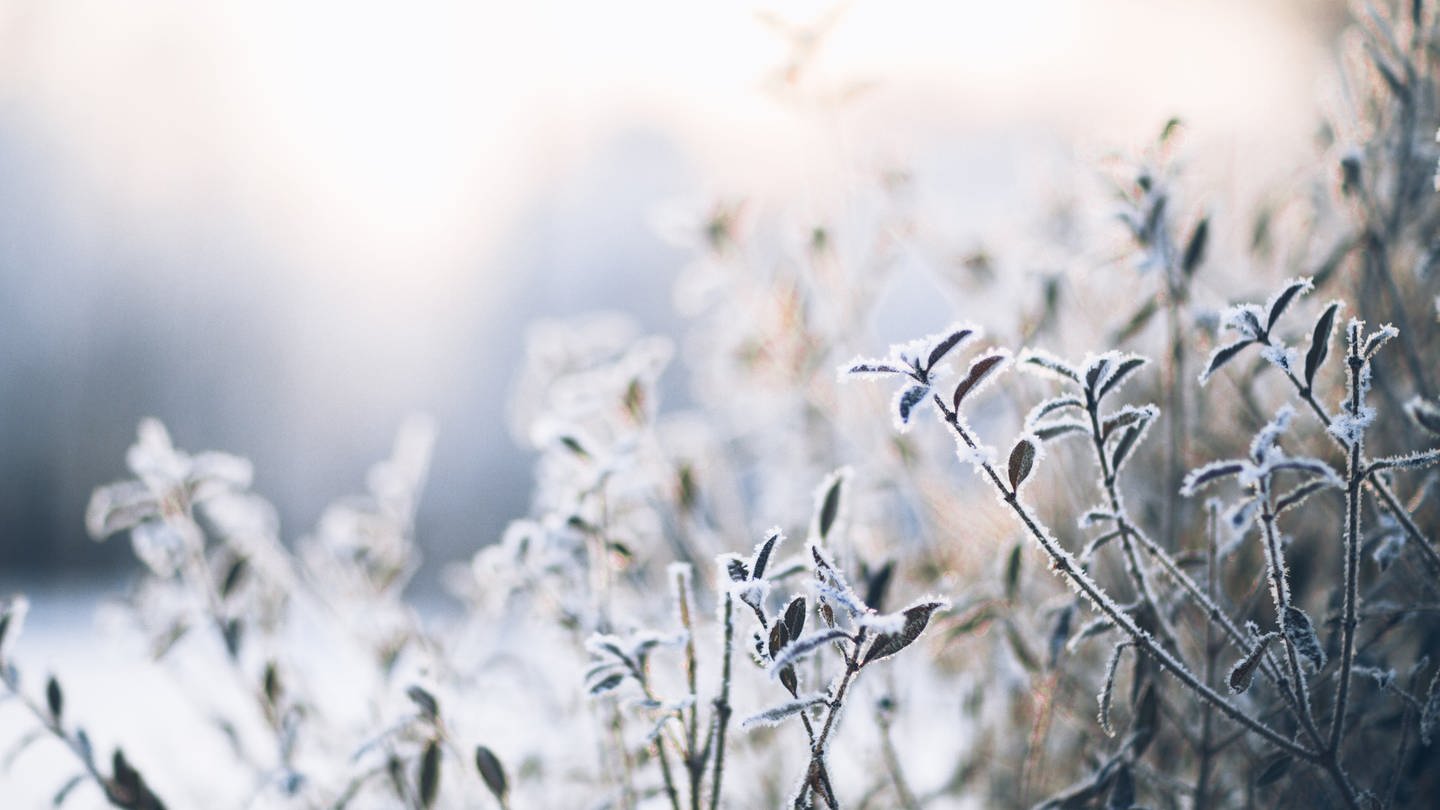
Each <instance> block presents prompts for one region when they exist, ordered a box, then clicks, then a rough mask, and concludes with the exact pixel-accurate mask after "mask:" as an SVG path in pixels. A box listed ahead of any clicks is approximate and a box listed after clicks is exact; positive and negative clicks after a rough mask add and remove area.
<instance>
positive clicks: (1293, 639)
mask: <svg viewBox="0 0 1440 810" xmlns="http://www.w3.org/2000/svg"><path fill="white" fill-rule="evenodd" d="M1284 629H1285V638H1287V639H1288V640H1289V641H1290V644H1291V646H1293V647H1294V648H1295V652H1297V653H1299V654H1300V655H1302V656H1304V657H1305V659H1306V660H1308V661H1309V662H1310V667H1311V668H1312V669H1313V670H1315V671H1316V672H1319V671H1320V668H1321V667H1323V666H1325V650H1324V648H1322V647H1321V646H1320V637H1319V636H1318V635H1316V634H1315V628H1314V627H1313V626H1312V625H1311V624H1310V617H1309V616H1306V615H1305V611H1303V610H1301V609H1300V608H1297V607H1295V606H1294V605H1286V606H1285V628H1284Z"/></svg>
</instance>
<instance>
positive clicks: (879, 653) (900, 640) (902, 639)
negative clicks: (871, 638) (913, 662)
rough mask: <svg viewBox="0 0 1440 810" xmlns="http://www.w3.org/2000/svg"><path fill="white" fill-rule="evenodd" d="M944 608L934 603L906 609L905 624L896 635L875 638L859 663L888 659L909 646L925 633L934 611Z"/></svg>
mask: <svg viewBox="0 0 1440 810" xmlns="http://www.w3.org/2000/svg"><path fill="white" fill-rule="evenodd" d="M946 606H947V603H946V602H943V601H934V602H922V603H920V604H918V605H913V606H911V607H908V608H906V609H905V610H904V611H902V614H903V615H904V617H905V624H904V626H902V627H901V628H900V631H899V632H897V633H884V634H882V635H880V636H877V637H876V638H875V642H874V643H873V644H871V645H870V649H869V650H868V651H867V652H866V653H865V659H864V660H863V661H862V662H861V663H863V664H868V663H870V662H871V661H878V660H880V659H882V658H888V657H889V656H892V655H894V654H895V653H897V652H900V651H901V650H903V649H905V648H906V647H908V646H910V644H912V643H913V642H914V641H915V639H917V638H919V637H920V634H921V633H923V632H925V626H926V625H928V624H929V623H930V617H931V616H932V615H933V614H934V613H935V611H937V610H940V609H943V608H945V607H946Z"/></svg>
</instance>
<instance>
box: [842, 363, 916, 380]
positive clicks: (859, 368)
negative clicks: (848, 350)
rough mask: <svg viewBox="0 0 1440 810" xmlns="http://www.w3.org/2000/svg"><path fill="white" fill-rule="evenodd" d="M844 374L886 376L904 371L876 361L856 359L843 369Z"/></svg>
mask: <svg viewBox="0 0 1440 810" xmlns="http://www.w3.org/2000/svg"><path fill="white" fill-rule="evenodd" d="M845 373H846V374H856V375H861V376H884V375H887V374H904V373H905V371H904V370H903V369H901V368H899V367H897V366H894V365H891V364H889V363H882V362H880V361H877V360H858V359H857V360H853V361H851V364H850V366H849V367H848V368H846V369H845Z"/></svg>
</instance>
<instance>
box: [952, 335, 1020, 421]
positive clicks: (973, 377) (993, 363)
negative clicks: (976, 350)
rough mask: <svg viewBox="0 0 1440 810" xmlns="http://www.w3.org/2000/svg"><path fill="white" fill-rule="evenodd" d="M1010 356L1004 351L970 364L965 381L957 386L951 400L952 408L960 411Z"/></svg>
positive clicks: (981, 357) (982, 357)
mask: <svg viewBox="0 0 1440 810" xmlns="http://www.w3.org/2000/svg"><path fill="white" fill-rule="evenodd" d="M1008 356H1009V354H1008V353H1007V352H1005V351H1003V350H1001V351H996V352H993V353H991V354H987V355H982V356H980V357H978V358H976V359H975V360H973V361H972V362H971V363H970V370H969V371H968V372H966V374H965V377H964V379H962V380H960V382H959V384H957V385H956V386H955V393H954V395H952V396H951V398H950V403H951V406H952V407H953V408H954V409H955V410H956V411H958V410H960V403H962V402H964V401H965V398H966V397H967V396H969V395H970V394H971V393H972V392H974V391H975V390H976V389H978V388H980V387H981V386H982V385H983V384H984V383H985V381H986V380H987V379H988V378H989V377H990V376H991V375H992V374H994V373H995V371H996V370H998V369H999V368H1000V367H1001V366H1002V365H1003V364H1004V362H1005V358H1007V357H1008Z"/></svg>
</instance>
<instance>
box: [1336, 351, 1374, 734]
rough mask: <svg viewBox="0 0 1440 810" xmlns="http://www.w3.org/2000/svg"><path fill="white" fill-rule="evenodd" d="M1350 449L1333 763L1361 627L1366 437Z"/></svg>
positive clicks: (1359, 364) (1353, 361)
mask: <svg viewBox="0 0 1440 810" xmlns="http://www.w3.org/2000/svg"><path fill="white" fill-rule="evenodd" d="M1357 343H1358V341H1351V347H1350V353H1349V356H1347V357H1346V362H1347V363H1348V365H1349V371H1350V409H1351V412H1352V413H1356V414H1358V413H1360V407H1361V400H1360V394H1361V390H1362V387H1361V374H1362V373H1363V370H1364V368H1365V361H1364V359H1363V358H1361V357H1360V354H1359V351H1360V349H1359V346H1358V345H1356V344H1357ZM1349 449H1350V453H1349V456H1348V457H1347V458H1346V465H1345V595H1344V600H1345V603H1344V607H1343V608H1342V609H1343V611H1344V616H1343V618H1342V619H1341V622H1340V634H1341V638H1340V674H1339V676H1338V680H1337V683H1336V687H1335V716H1334V718H1333V719H1332V720H1331V721H1330V746H1329V753H1330V756H1331V758H1332V759H1333V758H1336V757H1338V755H1339V751H1340V740H1341V738H1342V737H1343V736H1344V734H1345V711H1346V709H1347V708H1348V703H1349V700H1350V670H1351V667H1352V666H1354V663H1355V627H1356V625H1357V624H1358V623H1359V619H1358V618H1357V616H1356V611H1357V608H1356V605H1357V602H1358V601H1359V580H1360V485H1361V482H1362V481H1363V480H1364V478H1365V467H1364V464H1363V457H1362V454H1363V437H1361V436H1356V437H1355V440H1354V441H1352V442H1350V448H1349Z"/></svg>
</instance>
